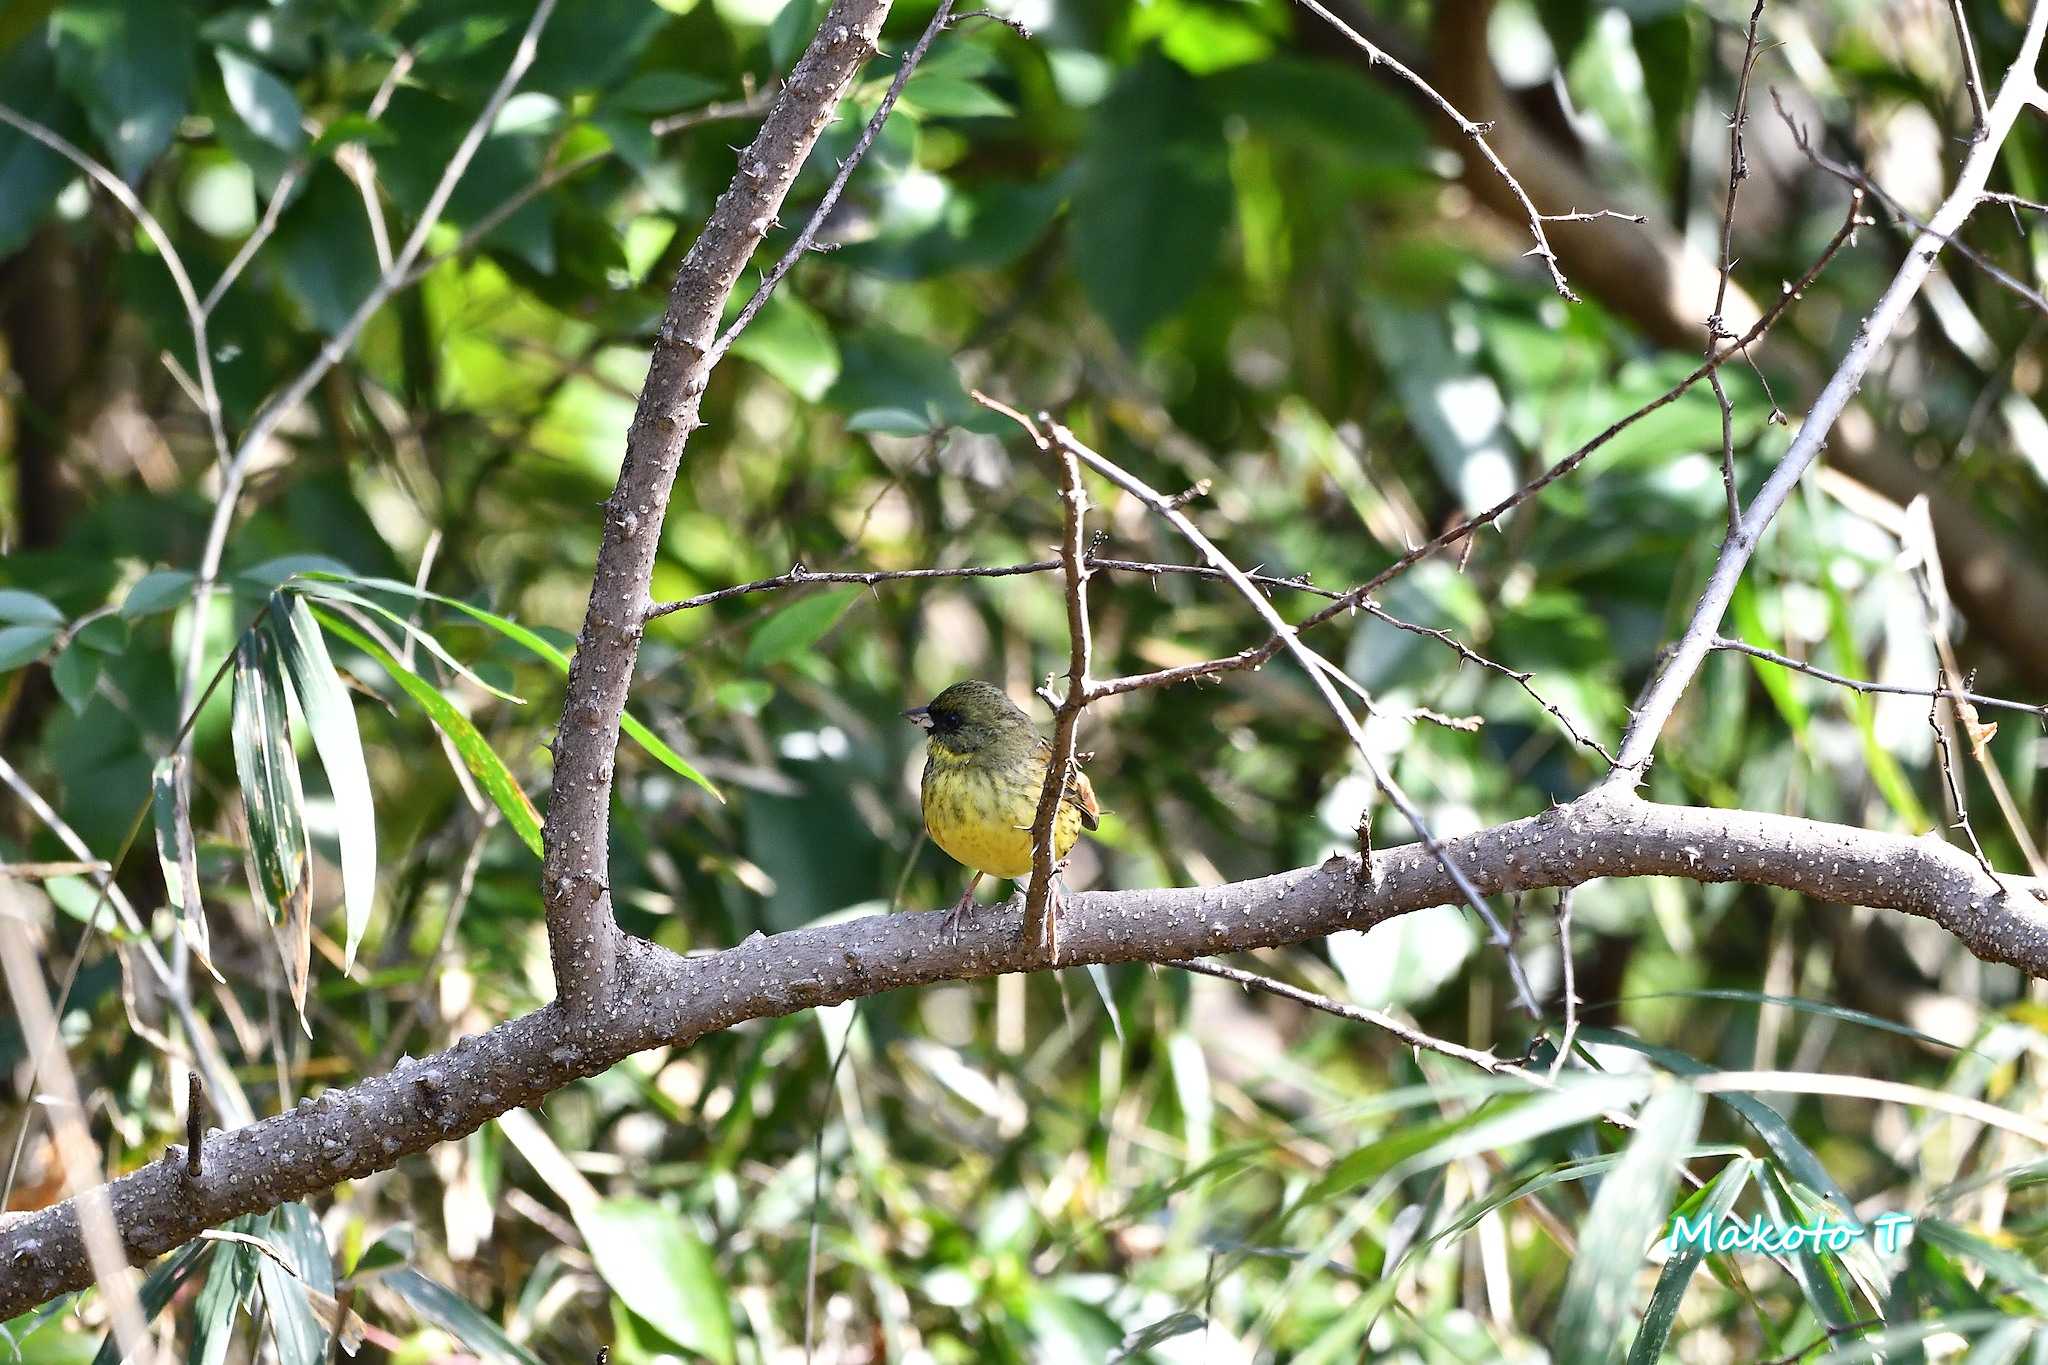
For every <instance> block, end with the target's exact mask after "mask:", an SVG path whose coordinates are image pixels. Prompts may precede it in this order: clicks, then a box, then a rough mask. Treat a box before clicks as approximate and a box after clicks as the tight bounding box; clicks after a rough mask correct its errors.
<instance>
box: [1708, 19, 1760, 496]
mask: <svg viewBox="0 0 2048 1365" xmlns="http://www.w3.org/2000/svg"><path fill="white" fill-rule="evenodd" d="M1763 17H1764V0H1756V8H1754V9H1752V10H1751V11H1750V12H1749V31H1748V34H1747V36H1746V37H1745V38H1744V40H1743V45H1742V74H1741V76H1740V77H1739V78H1738V79H1737V81H1736V83H1735V112H1734V113H1733V114H1731V115H1730V116H1729V118H1728V191H1727V196H1726V198H1725V200H1724V202H1723V204H1722V206H1721V277H1720V280H1719V282H1718V284H1717V285H1716V286H1715V289H1714V311H1713V312H1712V313H1709V314H1708V315H1707V352H1706V354H1707V359H1709V360H1712V359H1713V358H1714V351H1715V348H1717V347H1718V346H1720V344H1721V343H1722V342H1723V341H1726V340H1729V339H1730V334H1729V331H1728V323H1727V321H1726V319H1724V318H1723V317H1722V310H1723V309H1725V308H1726V307H1727V306H1728V277H1729V276H1730V275H1731V274H1733V273H1734V270H1735V256H1734V241H1735V200H1736V196H1737V195H1738V194H1740V193H1741V190H1742V182H1743V181H1744V180H1747V179H1748V178H1749V156H1748V154H1747V153H1746V152H1745V151H1744V150H1743V146H1742V130H1743V126H1744V125H1745V124H1747V123H1748V122H1749V78H1750V76H1751V75H1753V74H1754V73H1755V71H1756V58H1757V51H1756V35H1757V25H1758V24H1759V23H1761V22H1762V20H1763ZM1707 382H1708V383H1709V384H1711V385H1712V386H1713V390H1714V401H1715V402H1716V403H1718V404H1719V405H1720V407H1721V483H1722V485H1723V487H1724V488H1725V490H1726V492H1727V495H1728V526H1729V528H1730V529H1731V530H1732V529H1733V528H1734V527H1735V525H1736V523H1737V522H1739V521H1741V520H1742V496H1741V494H1740V493H1739V492H1738V491H1737V490H1736V487H1735V405H1734V404H1733V403H1731V402H1729V401H1728V390H1727V389H1726V388H1724V387H1723V386H1722V384H1721V371H1720V369H1719V368H1718V367H1717V368H1716V369H1715V370H1714V371H1713V373H1711V374H1709V375H1708V376H1707Z"/></svg>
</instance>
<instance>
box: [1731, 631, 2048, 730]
mask: <svg viewBox="0 0 2048 1365" xmlns="http://www.w3.org/2000/svg"><path fill="white" fill-rule="evenodd" d="M1713 648H1714V649H1717V650H1727V651H1729V652H1731V653H1735V654H1747V655H1748V656H1749V657H1750V658H1752V659H1761V660H1763V661H1764V662H1765V663H1769V664H1776V665H1777V666H1778V667H1780V668H1789V669H1791V670H1793V671H1794V672H1796V673H1804V674H1806V675H1807V676H1808V677H1810V678H1819V679H1820V680H1821V681H1822V682H1827V683H1833V684H1834V685H1835V686H1837V687H1846V688H1848V689H1850V690H1851V691H1854V692H1862V693H1865V694H1869V693H1882V694H1884V695H1886V696H1892V697H1950V696H1953V697H1960V698H1962V699H1963V700H1964V701H1967V702H1969V703H1971V704H1972V705H1975V706H1990V707H1996V708H1998V709H1999V710H2002V711H2018V712H2021V713H2023V714H2025V715H2029V716H2033V717H2035V718H2036V719H2037V720H2040V721H2041V722H2042V723H2043V724H2048V705H2041V706H2036V705H2034V704H2033V703H2031V702H2024V701H2010V700H2008V699H2006V698H2004V697H1987V696H1985V695H1984V694H1983V693H1981V692H1964V691H1958V690H1956V689H1954V688H1941V687H1906V686H1903V685H1902V684H1899V683H1880V682H1868V681H1865V680H1864V679H1862V678H1850V677H1845V676H1844V675H1842V674H1840V673H1831V672H1829V671H1828V670H1827V669H1825V668H1821V667H1818V666H1817V665H1814V664H1810V663H1807V662H1806V661H1805V660H1803V659H1793V658H1788V657H1787V656H1785V655H1783V654H1778V653H1775V652H1773V651H1771V650H1768V649H1762V648H1759V647H1758V646H1756V645H1752V644H1745V643H1744V642H1742V641H1741V640H1730V639H1727V638H1726V637H1724V636H1718V635H1717V636H1715V637H1714V643H1713Z"/></svg>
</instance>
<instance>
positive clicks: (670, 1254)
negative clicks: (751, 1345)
mask: <svg viewBox="0 0 2048 1365" xmlns="http://www.w3.org/2000/svg"><path fill="white" fill-rule="evenodd" d="M576 1226H577V1227H578V1228H579V1229H581V1230H582V1233H583V1239H584V1241H586V1242H588V1243H589V1244H590V1254H591V1258H592V1259H593V1260H595V1261H596V1262H597V1273H598V1274H599V1275H600V1276H601V1277H603V1279H604V1282H605V1283H606V1284H608V1285H610V1286H611V1288H612V1292H613V1293H615V1294H617V1295H618V1296H619V1298H620V1300H621V1301H623V1302H624V1303H625V1305H626V1307H628V1308H630V1309H632V1310H633V1311H634V1312H635V1313H637V1314H639V1315H640V1316H641V1317H643V1318H645V1319H646V1320H647V1321H648V1322H650V1323H652V1324H653V1325H654V1326H655V1327H656V1328H658V1329H659V1330H660V1331H661V1333H662V1334H663V1335H664V1336H666V1337H668V1338H669V1339H670V1340H671V1341H673V1342H675V1343H676V1344H677V1345H678V1346H682V1347H685V1348H687V1349H689V1350H692V1351H695V1352H696V1353H697V1354H699V1355H703V1356H708V1357H710V1358H711V1359H712V1360H716V1361H721V1362H726V1365H730V1362H731V1361H732V1359H733V1355H734V1342H733V1331H732V1316H731V1314H732V1309H731V1293H730V1291H729V1290H728V1289H727V1288H726V1285H725V1281H724V1280H723V1279H721V1278H720V1277H719V1274H718V1268H717V1266H716V1265H715V1264H714V1263H713V1262H712V1259H711V1253H710V1251H709V1250H708V1249H707V1248H706V1247H705V1245H704V1243H703V1241H702V1240H701V1239H700V1238H699V1237H698V1236H697V1234H696V1232H695V1230H693V1229H692V1228H691V1226H690V1224H689V1223H688V1221H687V1220H685V1219H684V1218H683V1217H682V1215H680V1214H676V1213H672V1212H670V1211H669V1210H667V1209H664V1208H662V1207H661V1206H660V1205H658V1204H654V1203H651V1202H649V1201H647V1200H644V1199H631V1198H626V1199H607V1200H604V1201H602V1202H600V1203H598V1204H594V1205H591V1206H590V1207H588V1208H585V1209H583V1210H582V1211H580V1212H579V1213H577V1215H576Z"/></svg>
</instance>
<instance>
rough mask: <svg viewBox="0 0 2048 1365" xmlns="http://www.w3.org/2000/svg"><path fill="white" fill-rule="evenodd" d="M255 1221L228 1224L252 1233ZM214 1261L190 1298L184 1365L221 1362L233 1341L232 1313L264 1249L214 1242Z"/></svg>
mask: <svg viewBox="0 0 2048 1365" xmlns="http://www.w3.org/2000/svg"><path fill="white" fill-rule="evenodd" d="M256 1221H257V1220H255V1219H253V1218H238V1219H236V1220H235V1221H234V1222H233V1223H232V1224H230V1225H229V1226H230V1228H231V1229H232V1230H234V1231H236V1232H246V1233H250V1234H251V1235H252V1236H253V1235H254V1228H255V1226H256ZM212 1245H213V1265H212V1267H211V1268H210V1269H209V1270H208V1271H207V1273H206V1284H205V1285H204V1286H203V1287H202V1288H201V1289H200V1291H199V1296H198V1298H196V1299H194V1300H193V1302H192V1345H191V1349H190V1351H189V1352H188V1353H187V1355H186V1357H185V1359H186V1365H224V1362H225V1361H226V1360H227V1358H228V1349H229V1347H230V1346H232V1345H233V1343H234V1337H235V1315H236V1314H237V1313H239V1312H240V1311H241V1308H242V1305H243V1304H244V1303H245V1302H246V1301H247V1300H248V1297H249V1290H250V1289H251V1288H252V1287H254V1285H255V1283H256V1263H257V1261H259V1260H261V1259H262V1258H263V1253H262V1252H260V1251H258V1250H257V1249H256V1248H255V1247H252V1246H250V1245H249V1244H248V1243H247V1242H216V1243H213V1244H212Z"/></svg>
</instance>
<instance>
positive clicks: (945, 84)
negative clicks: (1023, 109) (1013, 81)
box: [903, 72, 1017, 118]
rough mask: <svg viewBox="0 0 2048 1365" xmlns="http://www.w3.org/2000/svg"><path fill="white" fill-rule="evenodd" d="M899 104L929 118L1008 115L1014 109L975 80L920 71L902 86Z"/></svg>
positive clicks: (1001, 116) (999, 116)
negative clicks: (901, 102) (901, 97)
mask: <svg viewBox="0 0 2048 1365" xmlns="http://www.w3.org/2000/svg"><path fill="white" fill-rule="evenodd" d="M903 107H904V108H906V109H910V110H913V111H915V112H917V113H920V114H926V115H929V116H931V117H933V118H1008V117H1009V116H1010V115H1012V114H1014V113H1016V112H1017V111H1016V109H1015V108H1014V107H1013V106H1012V105H1011V104H1010V102H1009V101H1008V100H1006V99H1004V98H1002V96H1000V95H998V94H996V93H995V92H994V91H992V90H990V89H989V88H988V87H987V86H985V85H982V84H981V83H980V82H978V81H970V80H962V79H961V78H959V77H957V76H941V75H926V74H924V73H922V72H919V73H918V74H916V75H913V76H912V77H911V78H910V83H909V84H908V85H906V86H904V87H903Z"/></svg>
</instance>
